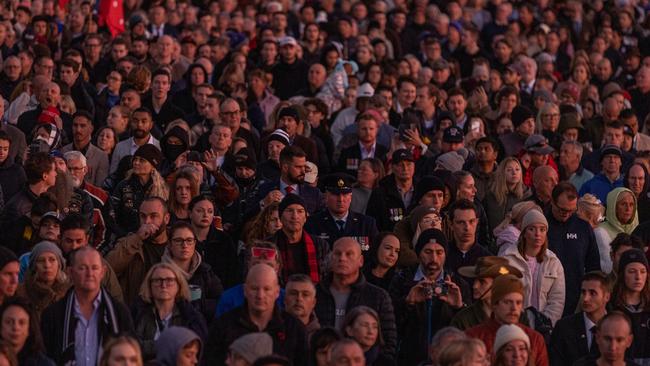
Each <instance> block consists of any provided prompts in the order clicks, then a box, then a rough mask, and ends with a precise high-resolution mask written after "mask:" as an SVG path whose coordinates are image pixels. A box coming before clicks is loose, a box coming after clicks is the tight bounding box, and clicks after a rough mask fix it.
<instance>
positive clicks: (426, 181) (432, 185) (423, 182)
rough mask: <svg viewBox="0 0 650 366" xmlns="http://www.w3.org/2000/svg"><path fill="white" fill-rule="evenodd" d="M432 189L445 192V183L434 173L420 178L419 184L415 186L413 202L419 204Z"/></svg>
mask: <svg viewBox="0 0 650 366" xmlns="http://www.w3.org/2000/svg"><path fill="white" fill-rule="evenodd" d="M430 191H442V192H443V193H444V192H445V183H443V181H441V180H440V179H439V178H438V177H434V176H433V175H427V176H424V177H422V179H420V181H419V182H418V184H417V185H416V186H415V191H414V192H413V200H412V201H411V203H412V204H415V205H419V204H420V200H421V199H422V197H423V196H424V195H425V194H427V193H428V192H430Z"/></svg>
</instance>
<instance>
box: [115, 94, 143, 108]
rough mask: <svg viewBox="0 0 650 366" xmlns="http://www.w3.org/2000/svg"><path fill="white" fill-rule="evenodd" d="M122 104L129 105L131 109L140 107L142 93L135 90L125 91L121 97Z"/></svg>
mask: <svg viewBox="0 0 650 366" xmlns="http://www.w3.org/2000/svg"><path fill="white" fill-rule="evenodd" d="M120 105H122V106H124V107H127V108H129V109H130V110H135V109H137V108H140V105H141V103H140V95H139V94H138V93H136V92H135V91H127V92H124V94H122V97H121V98H120Z"/></svg>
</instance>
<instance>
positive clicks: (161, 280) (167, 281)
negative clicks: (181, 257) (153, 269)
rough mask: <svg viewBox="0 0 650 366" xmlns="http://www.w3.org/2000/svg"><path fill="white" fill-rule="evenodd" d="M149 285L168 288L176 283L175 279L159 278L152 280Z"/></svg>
mask: <svg viewBox="0 0 650 366" xmlns="http://www.w3.org/2000/svg"><path fill="white" fill-rule="evenodd" d="M150 281H151V284H152V285H154V286H158V287H162V286H163V285H165V287H169V286H171V285H173V284H175V283H176V278H174V277H159V278H152V279H151V280H150Z"/></svg>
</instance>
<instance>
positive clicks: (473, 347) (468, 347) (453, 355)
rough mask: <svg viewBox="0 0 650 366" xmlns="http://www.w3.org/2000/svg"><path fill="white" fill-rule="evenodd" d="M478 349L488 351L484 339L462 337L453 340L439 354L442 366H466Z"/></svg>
mask: <svg viewBox="0 0 650 366" xmlns="http://www.w3.org/2000/svg"><path fill="white" fill-rule="evenodd" d="M478 349H482V350H483V352H484V353H487V351H486V349H485V344H484V343H483V341H481V340H480V339H477V338H468V339H460V340H457V341H454V342H451V343H449V344H448V345H447V347H445V348H444V349H443V350H442V351H441V352H440V356H438V364H439V365H440V366H466V365H469V364H470V362H471V360H472V358H474V355H475V354H476V351H477V350H478Z"/></svg>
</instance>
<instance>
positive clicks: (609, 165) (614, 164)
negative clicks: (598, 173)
mask: <svg viewBox="0 0 650 366" xmlns="http://www.w3.org/2000/svg"><path fill="white" fill-rule="evenodd" d="M601 164H602V167H603V172H605V174H612V175H613V174H620V172H621V157H620V156H618V155H615V154H607V155H605V156H604V157H603V161H602V162H601Z"/></svg>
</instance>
